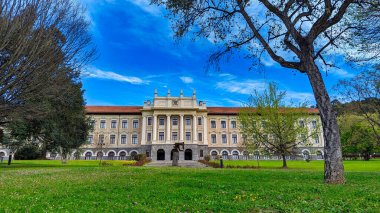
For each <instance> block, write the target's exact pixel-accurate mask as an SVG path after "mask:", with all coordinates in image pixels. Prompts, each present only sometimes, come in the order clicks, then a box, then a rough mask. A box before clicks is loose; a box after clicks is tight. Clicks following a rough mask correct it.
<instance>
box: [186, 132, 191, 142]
mask: <svg viewBox="0 0 380 213" xmlns="http://www.w3.org/2000/svg"><path fill="white" fill-rule="evenodd" d="M186 140H187V141H189V140H191V133H190V132H186Z"/></svg>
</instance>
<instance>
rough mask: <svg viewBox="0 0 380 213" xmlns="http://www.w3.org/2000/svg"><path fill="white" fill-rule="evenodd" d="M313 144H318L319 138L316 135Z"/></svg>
mask: <svg viewBox="0 0 380 213" xmlns="http://www.w3.org/2000/svg"><path fill="white" fill-rule="evenodd" d="M314 143H319V137H318V135H317V136H315V137H314Z"/></svg>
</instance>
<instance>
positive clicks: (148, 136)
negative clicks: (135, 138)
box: [146, 132, 152, 141]
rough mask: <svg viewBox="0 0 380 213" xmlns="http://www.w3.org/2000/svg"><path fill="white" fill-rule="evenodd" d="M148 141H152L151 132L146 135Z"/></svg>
mask: <svg viewBox="0 0 380 213" xmlns="http://www.w3.org/2000/svg"><path fill="white" fill-rule="evenodd" d="M146 138H147V140H148V141H152V133H150V132H148V135H147V136H146Z"/></svg>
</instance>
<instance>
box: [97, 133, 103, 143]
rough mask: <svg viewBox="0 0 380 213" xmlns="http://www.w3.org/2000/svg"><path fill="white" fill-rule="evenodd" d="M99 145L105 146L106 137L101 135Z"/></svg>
mask: <svg viewBox="0 0 380 213" xmlns="http://www.w3.org/2000/svg"><path fill="white" fill-rule="evenodd" d="M98 144H99V145H104V135H99V143H98Z"/></svg>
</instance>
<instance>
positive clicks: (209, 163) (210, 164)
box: [198, 160, 220, 168]
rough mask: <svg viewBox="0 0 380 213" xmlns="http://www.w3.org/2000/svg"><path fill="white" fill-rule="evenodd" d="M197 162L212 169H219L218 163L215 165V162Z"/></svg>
mask: <svg viewBox="0 0 380 213" xmlns="http://www.w3.org/2000/svg"><path fill="white" fill-rule="evenodd" d="M198 162H200V163H203V164H205V165H207V166H209V167H213V168H219V167H220V165H219V163H215V162H210V161H206V160H199V161H198Z"/></svg>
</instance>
